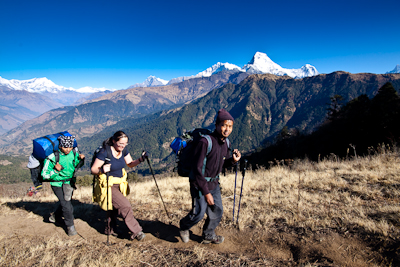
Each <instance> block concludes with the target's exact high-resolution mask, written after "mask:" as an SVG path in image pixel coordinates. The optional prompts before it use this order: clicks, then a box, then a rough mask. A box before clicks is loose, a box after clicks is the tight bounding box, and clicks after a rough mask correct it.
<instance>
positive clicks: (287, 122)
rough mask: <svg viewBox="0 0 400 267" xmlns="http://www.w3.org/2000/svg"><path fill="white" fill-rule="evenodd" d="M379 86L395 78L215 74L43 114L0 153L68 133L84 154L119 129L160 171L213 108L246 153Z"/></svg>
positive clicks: (209, 119)
mask: <svg viewBox="0 0 400 267" xmlns="http://www.w3.org/2000/svg"><path fill="white" fill-rule="evenodd" d="M386 82H392V83H393V85H394V86H395V88H396V89H399V88H400V74H383V75H376V74H365V73H364V74H350V73H346V72H334V73H331V74H320V75H317V76H313V77H306V78H303V79H293V78H291V77H289V76H287V75H286V76H276V75H272V74H254V75H249V74H248V73H244V72H235V71H222V72H219V73H217V74H214V75H212V76H210V77H204V78H196V79H189V80H185V81H184V82H181V83H177V84H171V85H166V86H161V87H149V88H132V89H128V90H120V91H116V92H113V93H111V94H107V95H104V96H102V97H101V98H99V99H94V100H92V101H89V102H87V103H84V104H81V105H79V106H76V107H64V108H62V109H55V110H52V111H49V112H47V113H45V114H43V115H41V116H40V117H38V118H35V119H32V120H29V121H27V122H25V123H23V124H22V125H20V126H18V127H16V128H15V129H13V130H11V131H9V132H8V133H7V134H4V135H2V136H1V137H0V152H1V153H2V154H4V153H11V154H12V153H15V154H26V155H28V154H29V152H30V151H31V149H32V141H31V140H32V139H33V138H35V137H38V136H42V135H45V134H49V133H53V132H58V131H63V130H69V131H70V132H71V133H73V134H77V137H78V140H79V143H80V147H81V148H82V150H83V152H84V153H88V155H89V154H90V153H92V152H93V151H94V149H95V147H96V146H98V145H99V144H100V143H101V141H102V140H103V139H105V138H107V137H109V136H110V135H112V133H113V132H115V131H116V130H124V131H125V132H126V133H127V134H128V135H129V136H130V137H131V140H132V142H131V143H132V144H133V145H131V146H130V147H129V149H130V151H131V153H132V154H133V155H134V156H137V155H138V153H140V151H141V150H142V149H146V150H149V151H150V152H151V154H152V158H153V160H154V162H155V165H157V168H164V167H165V168H167V167H168V166H170V165H169V164H172V163H173V159H172V158H170V156H169V155H170V152H171V150H170V149H169V147H168V146H169V143H170V142H171V141H172V139H173V138H174V137H175V136H177V135H180V134H182V133H183V132H184V131H186V130H190V129H192V128H194V127H210V128H213V124H214V119H215V114H216V111H217V110H218V109H219V108H225V109H227V110H228V111H230V112H231V114H232V115H233V116H234V118H235V127H234V131H233V133H232V138H231V140H232V144H233V145H234V147H235V148H236V147H237V148H239V149H241V150H242V151H243V152H249V151H252V150H254V149H257V148H258V147H259V146H260V145H262V144H264V143H265V142H266V141H268V140H271V138H273V136H274V135H276V134H277V133H279V131H281V129H282V128H283V127H284V126H288V127H289V128H298V129H299V130H301V131H305V132H307V131H311V130H313V129H315V127H317V126H318V125H320V124H321V123H322V122H323V120H324V118H325V116H326V112H327V110H326V109H327V104H328V103H329V102H330V97H331V96H333V95H335V94H339V95H342V96H343V98H344V102H347V101H349V100H351V99H354V98H355V97H357V96H359V95H361V94H366V95H367V96H368V97H372V96H374V95H375V94H376V92H377V91H378V89H379V88H380V87H381V86H382V85H383V84H385V83H386ZM221 84H224V85H221ZM210 86H214V88H213V89H211V87H210ZM182 103H186V104H185V105H183V104H182ZM182 105H183V106H182ZM171 108H172V109H171ZM156 111H158V113H154V112H156ZM163 166H164V167H163Z"/></svg>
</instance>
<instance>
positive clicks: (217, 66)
mask: <svg viewBox="0 0 400 267" xmlns="http://www.w3.org/2000/svg"><path fill="white" fill-rule="evenodd" d="M223 70H234V71H242V69H241V68H240V67H238V66H236V65H234V64H231V63H221V62H218V63H217V64H214V65H212V66H211V67H209V68H207V69H206V70H204V71H202V72H199V73H197V74H196V75H192V76H184V77H178V78H174V79H172V80H170V81H169V82H168V84H173V83H178V82H182V81H185V80H189V79H193V78H202V77H210V76H211V75H213V74H215V73H218V72H220V71H223Z"/></svg>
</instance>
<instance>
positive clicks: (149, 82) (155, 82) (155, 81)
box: [128, 76, 168, 89]
mask: <svg viewBox="0 0 400 267" xmlns="http://www.w3.org/2000/svg"><path fill="white" fill-rule="evenodd" d="M167 83H168V81H166V80H163V79H160V78H157V77H156V76H149V77H147V79H146V80H145V81H144V82H142V83H136V84H134V85H131V86H129V87H128V89H130V88H135V87H152V86H162V85H166V84H167Z"/></svg>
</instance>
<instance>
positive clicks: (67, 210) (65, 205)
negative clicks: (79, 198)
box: [51, 186, 74, 227]
mask: <svg viewBox="0 0 400 267" xmlns="http://www.w3.org/2000/svg"><path fill="white" fill-rule="evenodd" d="M51 189H53V192H54V194H55V195H56V196H57V198H58V200H59V202H60V205H59V206H58V208H57V210H56V211H55V214H54V215H55V216H56V218H61V217H62V216H64V222H65V225H66V226H67V227H70V226H73V225H74V208H73V207H72V202H71V201H65V199H64V192H63V188H62V187H57V186H51Z"/></svg>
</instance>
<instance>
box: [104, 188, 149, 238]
mask: <svg viewBox="0 0 400 267" xmlns="http://www.w3.org/2000/svg"><path fill="white" fill-rule="evenodd" d="M111 194H112V205H113V210H111V211H108V212H107V225H106V234H112V233H113V232H114V229H113V228H115V227H116V222H117V216H120V217H122V218H123V219H124V221H125V224H126V226H127V227H128V228H129V230H130V231H131V232H132V236H131V238H132V239H134V238H135V237H136V235H137V234H138V233H139V232H141V231H142V230H143V229H142V227H141V226H140V224H139V222H138V221H137V220H136V219H135V217H134V216H133V211H132V206H131V203H130V202H129V200H128V199H127V198H126V197H124V195H123V194H122V193H121V191H119V184H114V185H113V186H112V187H111Z"/></svg>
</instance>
